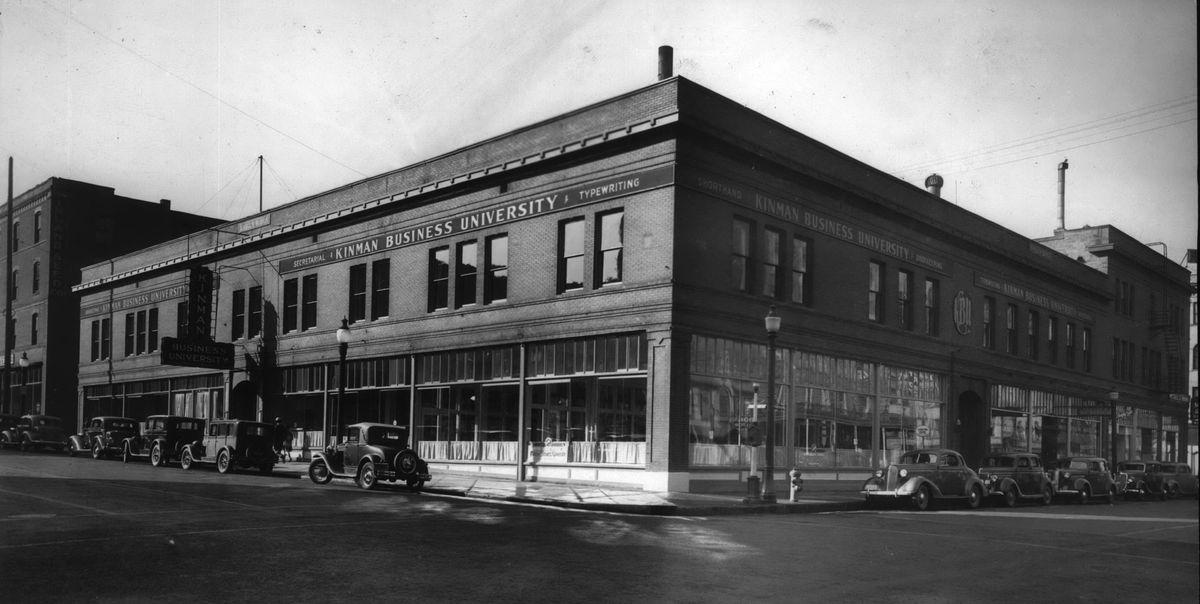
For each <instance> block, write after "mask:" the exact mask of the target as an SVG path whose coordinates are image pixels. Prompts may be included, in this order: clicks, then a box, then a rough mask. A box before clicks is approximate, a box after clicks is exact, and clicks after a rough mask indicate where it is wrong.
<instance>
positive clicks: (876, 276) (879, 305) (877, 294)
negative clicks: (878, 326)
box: [867, 260, 883, 323]
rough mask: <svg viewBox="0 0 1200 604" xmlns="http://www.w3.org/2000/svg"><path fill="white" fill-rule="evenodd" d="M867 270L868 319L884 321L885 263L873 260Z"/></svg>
mask: <svg viewBox="0 0 1200 604" xmlns="http://www.w3.org/2000/svg"><path fill="white" fill-rule="evenodd" d="M867 270H868V275H867V319H868V320H870V321H874V322H876V323H883V264H882V263H880V262H875V261H874V260H872V261H871V262H870V264H868V265H867Z"/></svg>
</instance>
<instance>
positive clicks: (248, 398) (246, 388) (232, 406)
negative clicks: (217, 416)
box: [229, 381, 258, 420]
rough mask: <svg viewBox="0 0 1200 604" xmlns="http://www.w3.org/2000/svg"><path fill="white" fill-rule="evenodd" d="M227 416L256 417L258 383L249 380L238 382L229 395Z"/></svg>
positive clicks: (237, 417)
mask: <svg viewBox="0 0 1200 604" xmlns="http://www.w3.org/2000/svg"><path fill="white" fill-rule="evenodd" d="M229 399H230V400H229V417H230V418H231V419H251V420H252V419H258V416H257V412H258V385H257V384H255V383H254V382H251V381H245V382H239V383H238V385H236V386H234V387H233V392H232V393H230V395H229Z"/></svg>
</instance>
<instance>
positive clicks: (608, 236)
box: [594, 208, 625, 289]
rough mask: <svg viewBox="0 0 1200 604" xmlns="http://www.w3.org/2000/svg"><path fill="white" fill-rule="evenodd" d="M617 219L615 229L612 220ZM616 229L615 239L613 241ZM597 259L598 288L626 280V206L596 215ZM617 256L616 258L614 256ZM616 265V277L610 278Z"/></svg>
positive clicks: (596, 286)
mask: <svg viewBox="0 0 1200 604" xmlns="http://www.w3.org/2000/svg"><path fill="white" fill-rule="evenodd" d="M613 218H615V219H616V226H615V229H613V230H610V227H611V226H612V224H611V222H610V220H611V219H613ZM614 230H615V239H616V241H615V242H613V241H612V237H613V232H614ZM595 241H596V260H595V263H594V264H595V267H596V270H595V271H594V272H595V284H594V287H595V288H596V289H599V288H602V287H606V286H610V285H618V284H620V283H623V282H624V281H625V208H618V209H615V210H609V211H607V212H601V213H599V214H597V215H596V237H595ZM614 257H615V258H614ZM614 266H615V267H616V278H615V279H610V278H608V275H609V273H610V272H611V271H612V269H613V267H614Z"/></svg>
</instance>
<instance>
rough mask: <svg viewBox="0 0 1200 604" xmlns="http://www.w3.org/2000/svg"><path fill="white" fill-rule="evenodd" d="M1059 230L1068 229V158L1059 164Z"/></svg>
mask: <svg viewBox="0 0 1200 604" xmlns="http://www.w3.org/2000/svg"><path fill="white" fill-rule="evenodd" d="M1058 230H1060V231H1065V230H1067V158H1065V157H1064V158H1063V160H1062V163H1061V164H1058Z"/></svg>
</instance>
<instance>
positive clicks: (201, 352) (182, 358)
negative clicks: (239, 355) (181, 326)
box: [160, 338, 233, 369]
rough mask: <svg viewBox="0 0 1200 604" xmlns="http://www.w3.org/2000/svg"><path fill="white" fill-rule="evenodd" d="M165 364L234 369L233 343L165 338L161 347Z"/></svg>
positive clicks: (161, 360) (162, 360) (161, 356)
mask: <svg viewBox="0 0 1200 604" xmlns="http://www.w3.org/2000/svg"><path fill="white" fill-rule="evenodd" d="M160 362H161V363H162V364H163V365H180V366H183V367H207V368H209V369H233V344H229V343H226V342H188V341H185V340H180V339H177V338H163V339H162V347H161V349H160Z"/></svg>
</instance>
